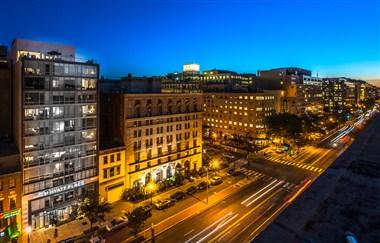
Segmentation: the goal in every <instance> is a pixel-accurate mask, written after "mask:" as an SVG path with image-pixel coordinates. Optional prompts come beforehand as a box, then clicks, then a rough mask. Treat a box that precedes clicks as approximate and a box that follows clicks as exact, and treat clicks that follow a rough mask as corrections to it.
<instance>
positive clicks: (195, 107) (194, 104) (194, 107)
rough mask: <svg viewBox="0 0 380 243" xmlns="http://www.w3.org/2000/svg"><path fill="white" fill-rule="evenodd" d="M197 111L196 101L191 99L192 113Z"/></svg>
mask: <svg viewBox="0 0 380 243" xmlns="http://www.w3.org/2000/svg"><path fill="white" fill-rule="evenodd" d="M196 111H198V104H197V99H196V98H194V99H193V112H196Z"/></svg>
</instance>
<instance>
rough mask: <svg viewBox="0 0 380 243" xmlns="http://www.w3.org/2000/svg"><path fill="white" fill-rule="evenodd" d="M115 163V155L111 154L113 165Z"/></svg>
mask: <svg viewBox="0 0 380 243" xmlns="http://www.w3.org/2000/svg"><path fill="white" fill-rule="evenodd" d="M113 162H115V155H114V154H111V163H113Z"/></svg>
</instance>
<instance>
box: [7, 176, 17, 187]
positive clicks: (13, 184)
mask: <svg viewBox="0 0 380 243" xmlns="http://www.w3.org/2000/svg"><path fill="white" fill-rule="evenodd" d="M14 187H16V180H15V179H14V178H11V179H9V188H14Z"/></svg>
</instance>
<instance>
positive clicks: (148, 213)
mask: <svg viewBox="0 0 380 243" xmlns="http://www.w3.org/2000/svg"><path fill="white" fill-rule="evenodd" d="M138 208H142V210H143V211H144V212H145V213H146V218H149V217H151V216H152V206H150V205H146V206H141V207H137V208H136V209H135V210H137V209H138Z"/></svg>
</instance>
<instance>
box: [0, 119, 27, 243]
mask: <svg viewBox="0 0 380 243" xmlns="http://www.w3.org/2000/svg"><path fill="white" fill-rule="evenodd" d="M1 119H3V118H1ZM21 196H22V174H21V168H20V158H19V154H18V151H17V148H16V146H15V145H14V144H13V143H11V142H3V141H1V142H0V242H11V240H12V239H15V238H17V237H20V235H21V232H22V223H21V222H22V221H21Z"/></svg>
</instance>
